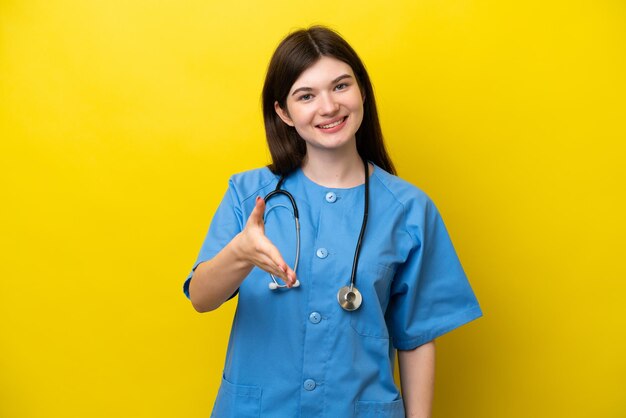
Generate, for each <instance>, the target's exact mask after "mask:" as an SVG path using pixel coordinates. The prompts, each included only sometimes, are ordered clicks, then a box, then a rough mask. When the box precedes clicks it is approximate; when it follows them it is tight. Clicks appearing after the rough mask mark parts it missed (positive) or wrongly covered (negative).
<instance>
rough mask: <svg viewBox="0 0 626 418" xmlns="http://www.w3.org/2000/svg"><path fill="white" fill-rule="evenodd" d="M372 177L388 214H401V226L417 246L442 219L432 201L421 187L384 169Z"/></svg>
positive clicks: (376, 170)
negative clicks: (395, 212) (394, 212)
mask: <svg viewBox="0 0 626 418" xmlns="http://www.w3.org/2000/svg"><path fill="white" fill-rule="evenodd" d="M372 177H374V182H376V183H375V184H376V186H377V187H376V193H377V194H378V195H379V198H380V200H381V201H382V202H384V205H385V211H386V213H389V211H390V209H392V208H393V209H395V210H396V211H397V213H400V214H401V219H402V222H401V224H402V225H403V226H404V228H405V230H406V232H407V233H408V234H409V236H410V237H411V239H412V241H413V242H414V243H415V244H419V243H420V242H422V240H423V237H424V234H425V231H426V230H427V229H429V228H432V225H434V224H436V223H437V222H438V218H439V217H440V215H439V212H438V210H437V207H436V206H435V204H434V203H433V201H432V199H431V198H430V197H429V196H428V195H427V194H426V193H425V192H424V191H423V190H422V189H420V188H419V187H417V186H415V185H414V184H411V183H409V182H408V181H406V180H404V179H401V178H400V177H398V176H394V175H393V174H390V173H388V172H386V171H384V170H383V169H382V168H379V167H376V169H375V170H374V174H373V176H372Z"/></svg>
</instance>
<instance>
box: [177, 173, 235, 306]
mask: <svg viewBox="0 0 626 418" xmlns="http://www.w3.org/2000/svg"><path fill="white" fill-rule="evenodd" d="M242 229H243V216H242V209H241V204H240V201H239V199H238V197H237V193H236V191H235V188H234V185H233V182H232V179H231V181H229V184H228V190H227V191H226V194H225V195H224V197H223V198H222V202H221V203H220V205H219V207H218V208H217V211H216V212H215V215H213V220H212V221H211V226H210V227H209V232H208V233H207V235H206V237H205V239H204V242H203V244H202V247H201V248H200V253H199V254H198V258H197V259H196V262H195V263H194V265H193V268H192V269H191V272H190V273H189V275H188V276H187V279H186V280H185V283H184V284H183V292H184V293H185V296H187V298H189V283H190V282H191V277H192V276H193V272H194V271H195V269H196V267H198V265H199V264H200V263H202V262H204V261H208V260H210V259H212V258H213V257H215V255H216V254H217V253H219V252H220V251H221V250H222V248H224V247H225V246H226V245H227V244H228V243H229V242H230V241H231V240H232V239H233V238H234V237H235V236H236V235H237V234H238V233H239V232H241V231H242ZM233 296H234V295H233ZM231 297H232V296H231Z"/></svg>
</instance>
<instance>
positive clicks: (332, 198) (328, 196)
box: [326, 192, 337, 203]
mask: <svg viewBox="0 0 626 418" xmlns="http://www.w3.org/2000/svg"><path fill="white" fill-rule="evenodd" d="M336 200H337V195H336V194H335V193H333V192H328V193H326V201H327V202H328V203H335V201H336Z"/></svg>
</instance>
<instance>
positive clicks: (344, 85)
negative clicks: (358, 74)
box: [335, 83, 349, 90]
mask: <svg viewBox="0 0 626 418" xmlns="http://www.w3.org/2000/svg"><path fill="white" fill-rule="evenodd" d="M348 86H349V84H348V83H340V84H337V85H336V86H335V90H345V89H347V88H348Z"/></svg>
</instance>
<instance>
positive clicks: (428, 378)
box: [398, 340, 435, 418]
mask: <svg viewBox="0 0 626 418" xmlns="http://www.w3.org/2000/svg"><path fill="white" fill-rule="evenodd" d="M398 364H399V366H400V383H401V385H402V397H403V398H404V410H405V413H406V417H407V418H430V416H431V411H432V404H433V394H434V391H435V340H433V341H430V342H428V343H426V344H424V345H421V346H419V347H417V348H415V349H413V350H406V351H404V350H398Z"/></svg>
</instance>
